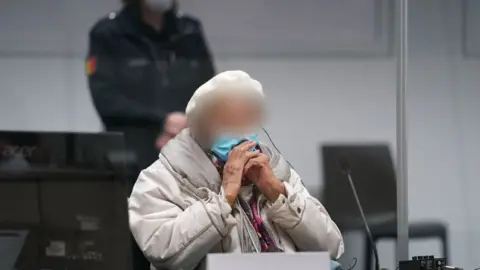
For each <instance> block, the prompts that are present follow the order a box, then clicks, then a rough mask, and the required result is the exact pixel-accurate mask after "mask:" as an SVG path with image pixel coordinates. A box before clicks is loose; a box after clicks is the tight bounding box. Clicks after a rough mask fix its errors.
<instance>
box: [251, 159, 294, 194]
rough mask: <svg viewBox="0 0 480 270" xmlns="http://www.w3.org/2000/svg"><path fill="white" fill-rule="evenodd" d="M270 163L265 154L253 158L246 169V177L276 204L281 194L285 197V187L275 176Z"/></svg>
mask: <svg viewBox="0 0 480 270" xmlns="http://www.w3.org/2000/svg"><path fill="white" fill-rule="evenodd" d="M269 161H270V160H269V158H268V157H267V156H266V155H265V154H260V155H258V156H257V157H254V158H251V159H250V160H248V162H247V164H246V165H245V167H244V175H245V176H246V177H247V179H248V180H250V181H252V182H253V183H254V184H255V186H256V187H257V188H258V189H259V190H260V192H262V194H263V195H264V196H265V197H267V198H268V200H269V201H271V202H275V201H276V200H277V199H278V196H280V194H284V195H285V186H284V185H283V184H282V183H281V182H280V181H279V180H278V179H277V178H276V177H275V175H274V174H273V170H272V168H271V167H270V163H269Z"/></svg>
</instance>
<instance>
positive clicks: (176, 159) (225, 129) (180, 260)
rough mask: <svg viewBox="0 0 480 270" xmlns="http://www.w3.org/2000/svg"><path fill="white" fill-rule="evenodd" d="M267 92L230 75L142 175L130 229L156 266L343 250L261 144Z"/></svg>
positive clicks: (219, 79)
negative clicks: (222, 256) (213, 257)
mask: <svg viewBox="0 0 480 270" xmlns="http://www.w3.org/2000/svg"><path fill="white" fill-rule="evenodd" d="M263 109H264V95H263V89H262V86H261V84H260V83H259V82H258V81H256V80H254V79H252V78H251V77H250V76H249V75H248V74H246V73H245V72H243V71H227V72H223V73H221V74H219V75H217V76H215V77H214V78H212V79H211V80H210V81H208V82H207V83H205V84H204V85H202V86H201V87H200V88H198V89H197V91H196V92H195V94H194V95H193V96H192V98H191V100H190V101H189V103H188V106H187V109H186V113H187V117H188V126H189V127H188V128H187V129H185V130H183V131H182V132H181V133H180V134H179V135H177V136H176V137H175V138H174V139H172V140H170V141H169V143H168V144H167V145H166V146H165V147H164V148H163V149H162V152H161V153H160V156H159V159H158V160H157V161H156V162H155V163H153V164H152V165H151V166H150V167H148V168H147V169H145V170H144V171H142V173H141V174H140V176H139V178H138V181H137V182H136V184H135V186H134V188H133V192H132V194H131V197H130V201H129V214H130V226H131V230H132V232H133V235H134V237H135V239H136V241H137V243H138V245H139V246H140V248H141V249H142V250H143V252H144V254H145V256H146V257H147V258H148V259H149V260H150V262H151V263H152V265H153V266H154V267H156V268H157V269H183V270H188V269H200V268H202V267H203V266H204V261H205V257H206V255H207V254H208V253H215V252H217V253H218V252H295V251H326V252H329V253H330V255H331V257H332V258H338V257H339V256H340V255H341V254H342V253H343V249H344V248H343V240H342V235H341V234H340V231H339V230H338V228H337V226H336V225H335V223H334V222H333V221H332V220H331V218H330V216H329V215H328V213H327V211H326V210H325V208H324V207H323V206H322V204H321V203H320V202H319V201H318V200H317V199H315V198H313V197H312V196H310V194H309V193H308V191H307V190H306V189H305V187H304V186H303V185H302V181H301V178H300V176H299V175H298V174H297V173H296V172H295V171H294V170H293V169H292V168H291V167H290V166H289V165H288V163H287V162H286V161H285V160H284V159H283V158H282V156H281V155H280V154H279V153H277V152H275V151H273V150H272V149H270V148H269V147H267V146H266V145H265V144H263V143H261V142H259V141H258V138H257V134H256V131H257V130H258V129H259V128H260V127H261V123H262V116H263Z"/></svg>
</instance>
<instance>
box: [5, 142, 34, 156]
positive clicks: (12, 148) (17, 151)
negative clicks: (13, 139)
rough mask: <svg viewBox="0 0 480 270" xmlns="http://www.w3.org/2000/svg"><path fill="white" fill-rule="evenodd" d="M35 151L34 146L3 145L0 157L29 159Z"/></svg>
mask: <svg viewBox="0 0 480 270" xmlns="http://www.w3.org/2000/svg"><path fill="white" fill-rule="evenodd" d="M36 149H37V147H36V146H21V145H5V146H2V147H1V148H0V156H2V157H14V156H21V157H24V158H29V157H31V156H32V155H33V152H35V150H36Z"/></svg>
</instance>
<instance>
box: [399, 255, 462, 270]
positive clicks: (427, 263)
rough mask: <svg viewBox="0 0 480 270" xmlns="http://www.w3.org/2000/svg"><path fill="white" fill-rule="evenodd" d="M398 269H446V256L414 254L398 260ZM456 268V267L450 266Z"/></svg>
mask: <svg viewBox="0 0 480 270" xmlns="http://www.w3.org/2000/svg"><path fill="white" fill-rule="evenodd" d="M398 269H399V270H447V269H450V268H449V267H448V266H447V259H446V258H435V257H434V256H432V255H430V256H415V257H412V259H411V260H409V261H400V262H399V265H398ZM451 269H456V268H451Z"/></svg>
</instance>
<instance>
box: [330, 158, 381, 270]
mask: <svg viewBox="0 0 480 270" xmlns="http://www.w3.org/2000/svg"><path fill="white" fill-rule="evenodd" d="M338 164H339V165H340V169H341V170H342V173H344V174H345V175H346V176H347V178H348V182H349V183H350V188H351V189H352V193H353V197H354V198H355V202H356V203H357V207H358V210H359V212H360V216H361V217H362V221H363V225H364V227H365V232H366V233H367V237H368V241H369V242H370V245H371V246H372V249H373V256H374V257H375V270H380V261H379V259H378V250H377V246H376V245H375V242H374V241H373V236H372V232H371V231H370V227H369V226H368V222H367V218H366V217H365V213H364V212H363V207H362V204H361V203H360V199H359V198H358V194H357V189H356V188H355V185H354V183H353V179H352V174H351V172H352V169H351V167H350V162H349V161H348V159H347V158H346V157H344V156H342V157H340V158H339V160H338ZM365 259H367V260H370V258H365ZM365 270H370V269H365Z"/></svg>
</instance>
